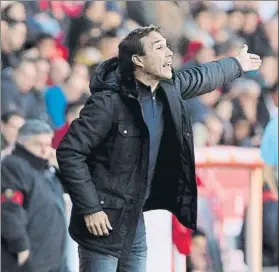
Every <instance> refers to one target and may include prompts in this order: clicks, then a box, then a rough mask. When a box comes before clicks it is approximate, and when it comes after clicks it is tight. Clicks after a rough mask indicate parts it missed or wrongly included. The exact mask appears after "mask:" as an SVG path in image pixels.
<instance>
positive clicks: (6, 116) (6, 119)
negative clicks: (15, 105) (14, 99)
mask: <svg viewBox="0 0 279 272" xmlns="http://www.w3.org/2000/svg"><path fill="white" fill-rule="evenodd" d="M15 115H16V116H20V117H22V118H24V116H23V114H22V113H21V112H19V111H9V112H4V113H2V114H1V121H2V122H3V123H4V124H7V123H9V121H10V119H11V118H12V117H13V116H15Z"/></svg>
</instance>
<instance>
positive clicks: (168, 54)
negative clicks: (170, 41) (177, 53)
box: [167, 48, 173, 57]
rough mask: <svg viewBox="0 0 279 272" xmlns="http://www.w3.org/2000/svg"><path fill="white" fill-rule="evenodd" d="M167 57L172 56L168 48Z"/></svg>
mask: <svg viewBox="0 0 279 272" xmlns="http://www.w3.org/2000/svg"><path fill="white" fill-rule="evenodd" d="M167 56H168V57H172V56H173V52H172V51H171V50H170V48H168V52H167Z"/></svg>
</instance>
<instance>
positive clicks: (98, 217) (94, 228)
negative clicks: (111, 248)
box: [84, 211, 112, 236]
mask: <svg viewBox="0 0 279 272" xmlns="http://www.w3.org/2000/svg"><path fill="white" fill-rule="evenodd" d="M84 220H85V223H86V226H87V229H88V230H89V232H90V233H92V234H94V235H96V236H104V235H109V230H112V226H111V224H110V222H109V219H108V216H107V215H106V213H105V212H103V211H101V212H96V213H93V214H90V215H85V216H84Z"/></svg>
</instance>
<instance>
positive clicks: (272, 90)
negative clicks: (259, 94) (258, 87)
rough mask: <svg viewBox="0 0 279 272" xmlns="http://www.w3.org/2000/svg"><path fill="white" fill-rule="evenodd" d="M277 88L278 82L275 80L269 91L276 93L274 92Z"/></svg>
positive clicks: (278, 86)
mask: <svg viewBox="0 0 279 272" xmlns="http://www.w3.org/2000/svg"><path fill="white" fill-rule="evenodd" d="M278 89H279V83H278V82H276V83H275V84H274V85H273V86H272V87H270V89H269V92H270V93H276V92H278Z"/></svg>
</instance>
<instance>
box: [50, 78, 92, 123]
mask: <svg viewBox="0 0 279 272" xmlns="http://www.w3.org/2000/svg"><path fill="white" fill-rule="evenodd" d="M83 82H84V81H83V78H81V77H77V76H75V74H71V75H70V76H69V77H68V78H67V79H66V80H65V82H64V84H62V85H57V86H51V87H48V88H47V89H46V91H45V103H46V109H47V112H48V114H49V116H50V118H51V121H52V123H53V125H54V127H55V128H58V127H61V126H63V125H64V124H65V109H66V107H67V105H68V104H69V103H73V102H75V101H78V100H79V99H80V98H81V97H82V96H84V95H85V96H88V95H87V94H86V93H88V91H87V90H85V89H84V84H83Z"/></svg>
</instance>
